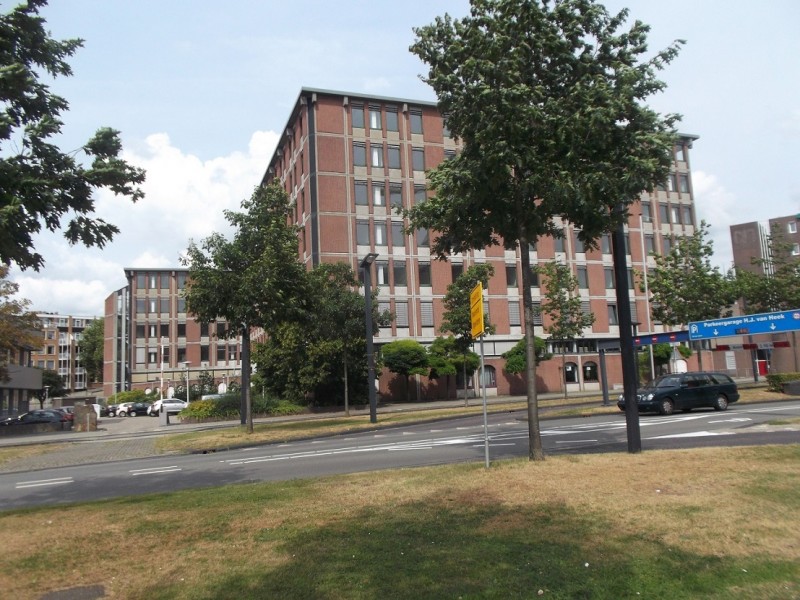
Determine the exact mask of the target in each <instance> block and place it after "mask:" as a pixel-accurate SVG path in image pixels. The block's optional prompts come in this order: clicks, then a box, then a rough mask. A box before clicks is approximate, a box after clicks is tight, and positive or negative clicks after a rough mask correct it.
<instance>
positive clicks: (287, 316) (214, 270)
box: [184, 183, 309, 433]
mask: <svg viewBox="0 0 800 600" xmlns="http://www.w3.org/2000/svg"><path fill="white" fill-rule="evenodd" d="M242 208H243V211H242V212H234V211H230V210H226V211H225V218H226V219H227V220H228V222H229V223H230V224H231V225H232V226H233V227H234V228H235V229H236V231H235V233H234V236H233V239H232V240H230V241H229V240H227V239H225V237H224V236H222V235H221V234H219V233H214V234H212V235H211V236H210V237H208V238H206V239H205V240H203V241H202V242H201V243H200V245H199V246H198V245H197V244H195V243H194V242H193V241H192V242H191V243H190V245H189V248H188V250H187V253H186V257H185V258H184V264H186V265H188V267H189V272H188V283H187V288H186V292H185V294H186V310H187V312H189V313H192V314H194V315H195V317H196V318H197V319H198V320H199V321H200V322H204V323H213V322H215V321H216V320H217V319H220V318H222V319H225V320H226V322H227V330H226V332H225V336H226V337H227V338H233V337H235V336H236V335H237V334H241V336H242V407H241V415H240V416H241V420H242V424H243V425H244V424H246V425H247V431H248V432H249V433H252V431H253V413H252V404H251V399H250V331H251V328H255V327H260V328H263V330H264V331H265V332H266V333H267V334H272V333H275V332H276V331H277V328H278V326H279V325H280V324H281V323H284V322H286V321H291V320H293V319H295V318H301V317H302V314H303V311H304V310H305V304H306V300H305V299H306V298H307V297H308V296H309V290H308V289H307V286H306V283H307V281H308V280H307V278H306V275H305V268H304V266H303V265H302V263H301V262H300V261H299V260H298V256H297V247H298V244H297V229H296V228H295V227H293V226H291V225H289V224H288V223H289V217H290V216H291V205H290V202H289V198H288V196H287V195H286V192H285V191H284V190H283V188H281V187H280V185H279V184H278V183H273V184H271V185H269V186H267V187H257V188H256V189H255V191H254V192H253V195H252V196H251V197H250V199H249V200H245V201H243V202H242Z"/></svg>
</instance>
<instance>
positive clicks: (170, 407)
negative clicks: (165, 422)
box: [147, 398, 189, 417]
mask: <svg viewBox="0 0 800 600" xmlns="http://www.w3.org/2000/svg"><path fill="white" fill-rule="evenodd" d="M162 406H163V407H164V410H166V411H167V414H176V413H179V412H181V411H182V410H183V409H184V408H186V407H187V406H189V405H188V404H187V403H186V402H184V401H183V400H180V399H179V398H164V399H162V400H156V401H155V402H153V403H152V404H151V405H150V408H149V409H148V411H147V414H148V415H150V416H151V417H157V416H158V415H159V413H160V412H161V407H162Z"/></svg>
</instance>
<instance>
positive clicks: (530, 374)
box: [519, 235, 544, 460]
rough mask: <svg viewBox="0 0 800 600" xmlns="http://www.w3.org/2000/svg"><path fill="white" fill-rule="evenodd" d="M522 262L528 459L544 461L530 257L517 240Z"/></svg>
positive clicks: (522, 238) (523, 241)
mask: <svg viewBox="0 0 800 600" xmlns="http://www.w3.org/2000/svg"><path fill="white" fill-rule="evenodd" d="M519 254H520V258H521V262H522V304H523V306H524V307H525V358H526V360H527V366H526V370H525V377H526V378H527V380H528V458H529V459H530V460H544V450H543V448H542V434H541V430H540V428H539V399H538V398H537V396H536V344H535V343H534V339H535V336H534V329H533V328H534V325H533V297H532V296H531V257H530V251H529V249H528V240H527V238H526V237H525V236H524V235H521V236H520V238H519Z"/></svg>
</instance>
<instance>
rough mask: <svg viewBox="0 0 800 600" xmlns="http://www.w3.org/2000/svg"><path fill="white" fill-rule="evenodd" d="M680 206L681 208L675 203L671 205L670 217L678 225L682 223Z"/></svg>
mask: <svg viewBox="0 0 800 600" xmlns="http://www.w3.org/2000/svg"><path fill="white" fill-rule="evenodd" d="M680 208H681V207H680V206H675V205H672V206H670V207H669V215H670V219H671V221H672V222H673V223H675V224H676V225H680V222H681V212H680Z"/></svg>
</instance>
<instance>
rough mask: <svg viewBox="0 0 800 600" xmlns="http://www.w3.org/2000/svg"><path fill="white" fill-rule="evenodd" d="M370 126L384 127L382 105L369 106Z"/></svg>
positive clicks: (373, 127)
mask: <svg viewBox="0 0 800 600" xmlns="http://www.w3.org/2000/svg"><path fill="white" fill-rule="evenodd" d="M369 128H370V129H383V123H382V122H381V107H380V106H370V107H369Z"/></svg>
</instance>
